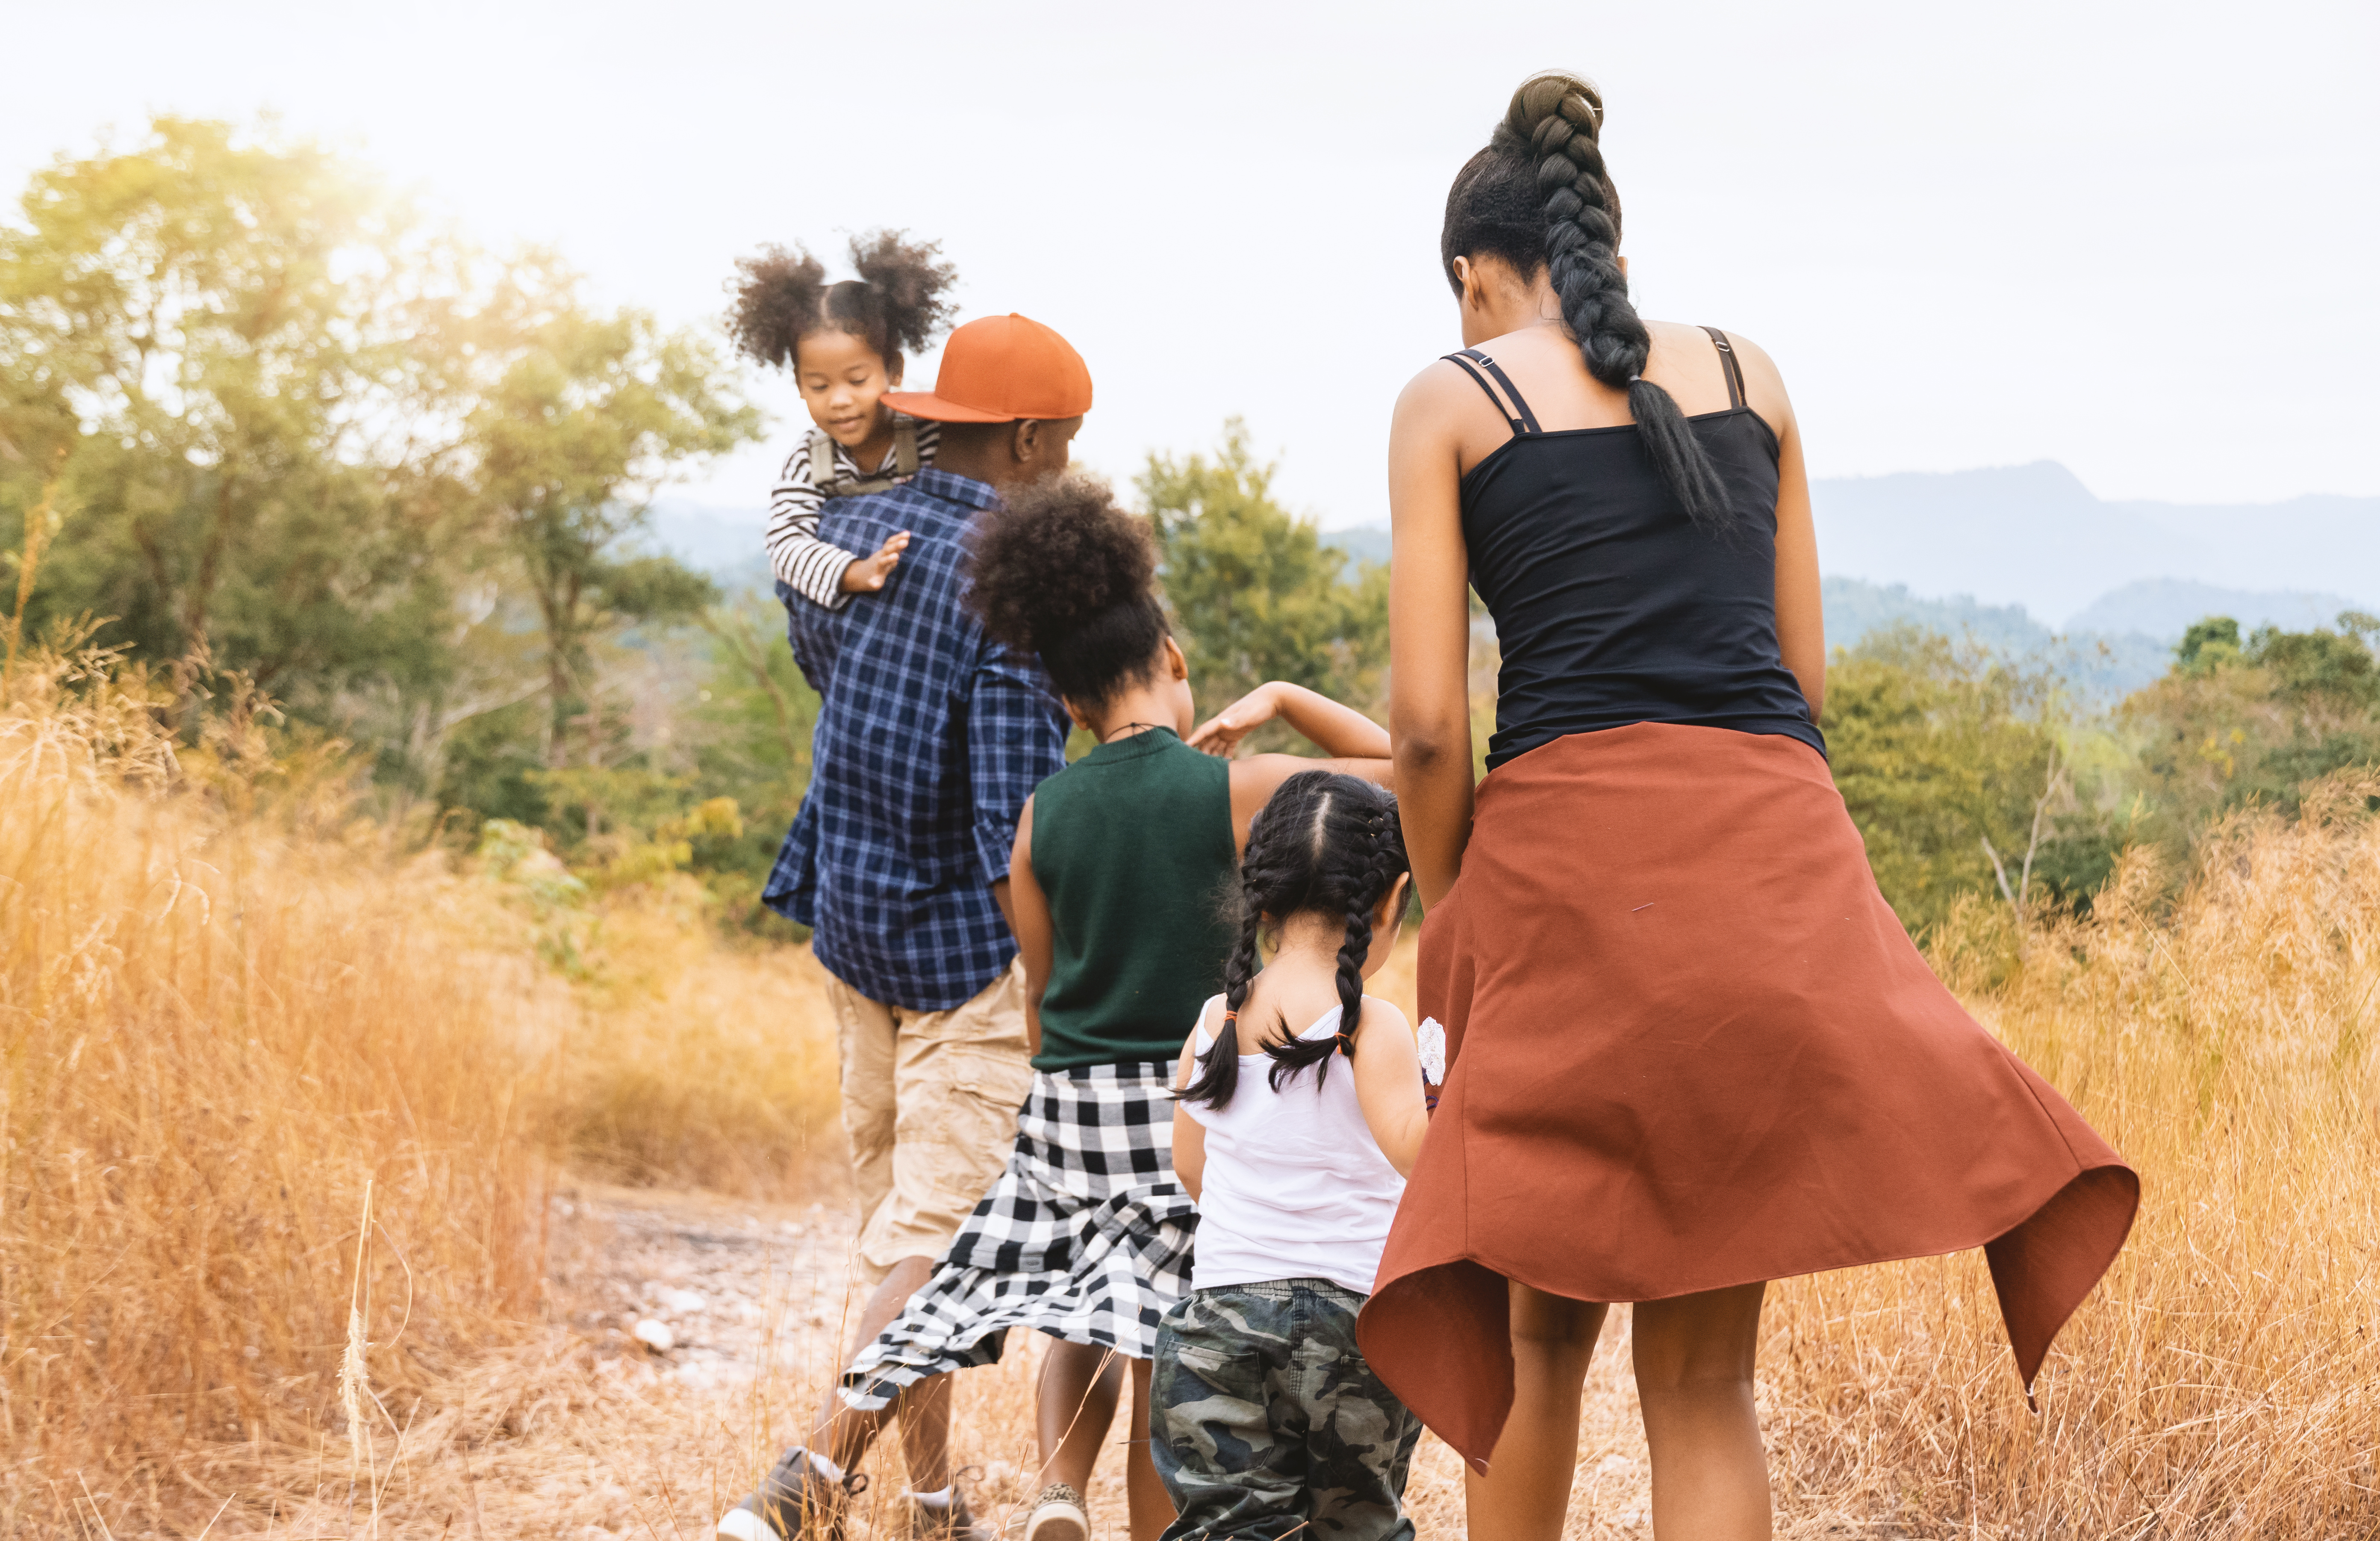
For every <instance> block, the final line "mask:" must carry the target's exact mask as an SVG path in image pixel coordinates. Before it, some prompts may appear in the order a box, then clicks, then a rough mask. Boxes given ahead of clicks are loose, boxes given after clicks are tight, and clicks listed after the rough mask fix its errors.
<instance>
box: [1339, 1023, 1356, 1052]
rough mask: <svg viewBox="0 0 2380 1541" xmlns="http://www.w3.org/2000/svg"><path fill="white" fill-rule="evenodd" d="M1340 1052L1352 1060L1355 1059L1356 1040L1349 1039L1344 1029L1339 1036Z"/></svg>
mask: <svg viewBox="0 0 2380 1541" xmlns="http://www.w3.org/2000/svg"><path fill="white" fill-rule="evenodd" d="M1339 1052H1340V1053H1342V1054H1343V1055H1345V1056H1346V1057H1347V1058H1350V1059H1353V1058H1355V1040H1354V1039H1353V1038H1350V1037H1348V1036H1347V1034H1346V1033H1345V1031H1344V1030H1343V1029H1342V1031H1341V1032H1340V1034H1339Z"/></svg>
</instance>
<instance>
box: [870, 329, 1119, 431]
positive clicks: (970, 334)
mask: <svg viewBox="0 0 2380 1541" xmlns="http://www.w3.org/2000/svg"><path fill="white" fill-rule="evenodd" d="M884 404H885V405H886V406H888V407H891V408H892V410H895V411H900V412H906V413H908V414H909V415H910V416H911V417H921V418H924V419H926V420H927V421H928V422H1015V421H1016V420H1017V419H1019V418H1045V419H1046V418H1070V417H1080V416H1082V415H1083V414H1084V413H1085V412H1087V411H1089V410H1091V372H1090V368H1089V366H1087V364H1085V363H1084V362H1083V356H1082V355H1081V354H1080V353H1077V352H1075V349H1074V346H1073V345H1072V344H1071V343H1069V342H1067V341H1066V339H1065V338H1063V337H1062V336H1059V335H1058V334H1057V333H1055V332H1052V331H1051V330H1050V328H1048V327H1047V326H1044V325H1042V324H1040V323H1039V322H1038V321H1032V320H1028V319H1026V317H1024V316H1021V315H1018V314H1017V313H1016V312H1014V311H1011V312H1009V313H1008V314H1006V315H1004V316H985V317H983V318H982V319H980V320H977V321H970V322H968V323H967V324H965V326H962V327H960V328H959V329H958V330H957V331H955V332H953V333H952V334H951V338H950V341H948V342H946V343H944V344H943V345H942V367H941V373H939V374H937V375H936V376H935V378H934V388H933V389H932V390H931V391H930V392H929V391H886V392H885V393H884Z"/></svg>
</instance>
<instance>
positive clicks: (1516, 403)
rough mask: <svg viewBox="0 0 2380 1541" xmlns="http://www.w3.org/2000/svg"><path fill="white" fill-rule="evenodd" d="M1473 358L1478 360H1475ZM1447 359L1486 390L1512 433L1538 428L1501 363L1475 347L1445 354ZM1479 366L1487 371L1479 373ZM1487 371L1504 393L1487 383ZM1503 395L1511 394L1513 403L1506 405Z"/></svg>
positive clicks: (1533, 413)
mask: <svg viewBox="0 0 2380 1541" xmlns="http://www.w3.org/2000/svg"><path fill="white" fill-rule="evenodd" d="M1446 361H1447V362H1448V363H1451V364H1452V365H1454V366H1455V367H1456V368H1458V369H1460V370H1462V371H1463V373H1465V374H1468V375H1469V376H1471V378H1472V379H1473V380H1474V381H1475V382H1477V384H1478V386H1479V388H1480V389H1481V390H1483V391H1486V392H1487V393H1488V400H1490V401H1492V402H1494V403H1495V404H1496V410H1498V411H1499V412H1501V413H1502V414H1503V415H1504V421H1505V422H1509V423H1511V424H1512V432H1513V434H1515V435H1518V434H1535V433H1537V432H1539V431H1540V430H1539V429H1538V427H1537V414H1536V413H1535V412H1533V411H1531V410H1529V404H1528V403H1527V402H1526V401H1524V400H1523V399H1522V398H1521V393H1520V392H1519V391H1518V390H1515V389H1514V388H1513V386H1512V376H1511V375H1508V374H1506V373H1504V370H1503V366H1502V365H1500V364H1499V363H1497V362H1496V361H1495V360H1493V359H1491V358H1489V357H1488V355H1487V354H1485V353H1482V352H1480V351H1479V349H1475V348H1466V349H1463V351H1462V352H1460V353H1449V354H1448V355H1446ZM1474 361H1476V362H1474ZM1482 368H1485V369H1486V370H1487V372H1488V374H1492V375H1494V376H1495V377H1496V385H1501V386H1503V387H1504V394H1503V396H1498V395H1497V394H1496V385H1489V384H1488V374H1482V373H1479V372H1480V370H1481V369H1482ZM1506 397H1510V398H1511V400H1512V405H1511V406H1509V407H1507V406H1506V405H1505V404H1504V402H1505V399H1506Z"/></svg>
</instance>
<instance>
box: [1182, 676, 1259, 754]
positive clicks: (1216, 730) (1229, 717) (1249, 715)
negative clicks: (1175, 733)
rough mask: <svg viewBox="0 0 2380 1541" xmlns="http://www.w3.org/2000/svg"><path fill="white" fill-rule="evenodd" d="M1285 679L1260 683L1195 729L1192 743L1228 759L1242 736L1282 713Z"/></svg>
mask: <svg viewBox="0 0 2380 1541" xmlns="http://www.w3.org/2000/svg"><path fill="white" fill-rule="evenodd" d="M1279 715H1281V681H1279V680H1277V679H1276V680H1273V681H1270V682H1269V683H1267V684H1263V685H1258V686H1257V688H1256V689H1255V690H1253V691H1249V692H1248V693H1247V694H1245V695H1244V696H1242V697H1240V699H1239V700H1237V701H1234V702H1233V703H1231V704H1230V705H1229V706H1226V707H1224V708H1223V709H1222V710H1221V711H1220V712H1218V713H1216V714H1215V715H1213V716H1211V717H1208V719H1207V720H1206V721H1205V722H1202V723H1200V724H1199V725H1198V726H1197V727H1196V728H1194V729H1192V731H1191V734H1190V739H1189V743H1190V747H1191V748H1192V749H1196V750H1204V751H1205V752H1208V754H1211V755H1214V756H1215V757H1216V758H1217V759H1219V760H1228V759H1230V758H1231V757H1232V752H1233V750H1235V749H1237V748H1239V747H1240V740H1242V739H1245V738H1246V737H1247V736H1248V735H1249V734H1250V733H1253V732H1255V731H1256V730H1257V728H1261V727H1263V726H1264V725H1265V724H1266V723H1269V722H1270V721H1272V719H1273V718H1275V717H1277V716H1279Z"/></svg>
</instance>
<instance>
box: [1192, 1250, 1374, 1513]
mask: <svg viewBox="0 0 2380 1541" xmlns="http://www.w3.org/2000/svg"><path fill="white" fill-rule="evenodd" d="M1363 1303H1364V1297H1363V1296H1361V1295H1359V1294H1356V1293H1355V1292H1354V1290H1343V1289H1342V1288H1340V1287H1339V1286H1338V1285H1336V1284H1332V1283H1330V1282H1328V1281H1326V1280H1323V1279H1318V1278H1293V1279H1284V1280H1281V1281H1278V1282H1275V1283H1269V1284H1234V1285H1231V1286H1228V1287H1226V1288H1223V1289H1220V1290H1197V1291H1196V1292H1195V1293H1193V1294H1191V1295H1189V1296H1187V1297H1185V1298H1184V1300H1183V1302H1182V1303H1181V1304H1179V1305H1177V1306H1175V1307H1174V1308H1173V1310H1172V1313H1171V1314H1170V1315H1167V1317H1166V1318H1165V1325H1164V1326H1163V1327H1160V1329H1159V1332H1158V1337H1157V1364H1156V1368H1155V1370H1154V1372H1153V1377H1152V1384H1151V1386H1150V1388H1149V1399H1148V1400H1149V1409H1150V1411H1149V1425H1150V1428H1149V1433H1150V1436H1151V1440H1150V1453H1151V1454H1152V1455H1153V1456H1155V1458H1156V1461H1157V1474H1158V1475H1159V1476H1160V1477H1162V1478H1164V1480H1165V1490H1166V1491H1167V1492H1168V1493H1170V1494H1172V1497H1173V1507H1174V1508H1175V1509H1176V1510H1178V1511H1179V1516H1180V1517H1179V1518H1177V1519H1176V1520H1175V1521H1174V1522H1173V1523H1172V1525H1170V1526H1168V1527H1167V1528H1166V1532H1165V1541H1216V1538H1220V1537H1222V1536H1256V1537H1261V1538H1263V1541H1279V1538H1280V1537H1281V1536H1285V1535H1290V1534H1291V1533H1292V1532H1296V1533H1297V1534H1298V1535H1299V1536H1300V1537H1301V1541H1303V1538H1305V1537H1308V1536H1311V1537H1316V1538H1319V1537H1325V1536H1329V1537H1345V1538H1348V1541H1357V1538H1360V1541H1410V1538H1411V1537H1412V1535H1413V1534H1414V1527H1413V1522H1412V1521H1410V1520H1408V1519H1406V1518H1405V1517H1404V1515H1403V1510H1402V1508H1401V1505H1400V1503H1399V1500H1400V1499H1402V1498H1403V1497H1404V1491H1405V1472H1406V1469H1407V1468H1408V1467H1410V1466H1411V1465H1412V1463H1413V1452H1414V1444H1415V1441H1416V1440H1418V1439H1419V1438H1420V1437H1421V1422H1420V1420H1419V1419H1417V1418H1415V1416H1414V1415H1413V1414H1412V1413H1408V1412H1406V1411H1405V1405H1404V1403H1403V1402H1401V1401H1399V1400H1397V1399H1396V1398H1395V1397H1394V1396H1393V1395H1391V1394H1390V1390H1389V1388H1387V1387H1385V1386H1383V1385H1381V1384H1380V1382H1379V1379H1378V1377H1377V1376H1374V1375H1373V1374H1372V1369H1371V1366H1370V1365H1368V1364H1366V1363H1364V1356H1363V1354H1361V1353H1360V1352H1358V1351H1356V1348H1355V1313H1356V1311H1357V1309H1358V1308H1360V1307H1361V1306H1362V1305H1363Z"/></svg>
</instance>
